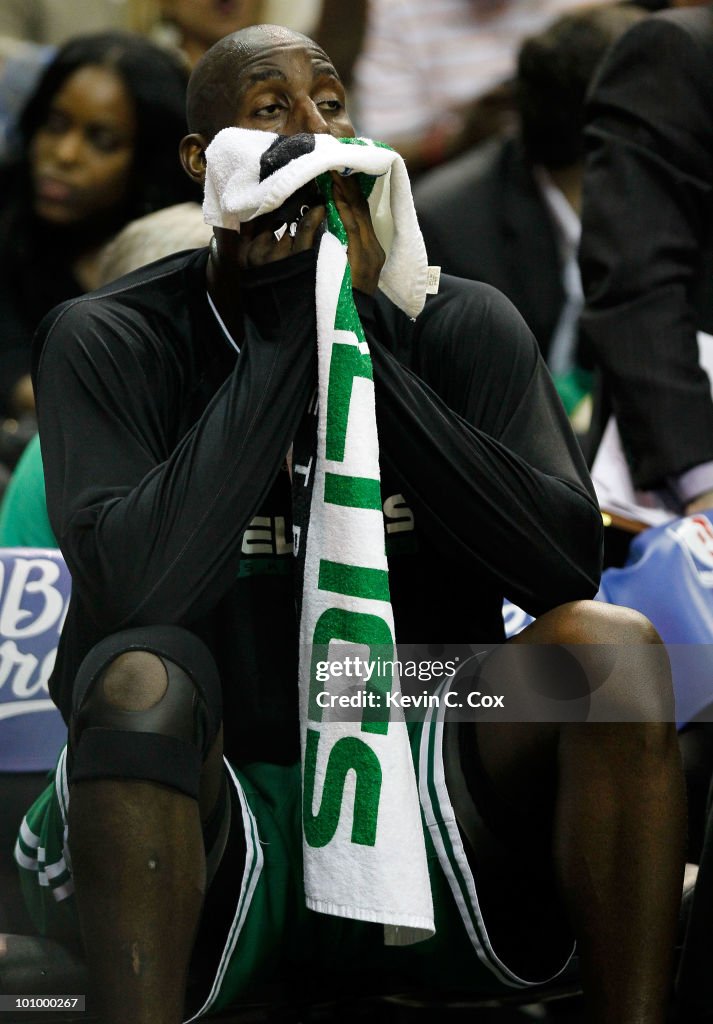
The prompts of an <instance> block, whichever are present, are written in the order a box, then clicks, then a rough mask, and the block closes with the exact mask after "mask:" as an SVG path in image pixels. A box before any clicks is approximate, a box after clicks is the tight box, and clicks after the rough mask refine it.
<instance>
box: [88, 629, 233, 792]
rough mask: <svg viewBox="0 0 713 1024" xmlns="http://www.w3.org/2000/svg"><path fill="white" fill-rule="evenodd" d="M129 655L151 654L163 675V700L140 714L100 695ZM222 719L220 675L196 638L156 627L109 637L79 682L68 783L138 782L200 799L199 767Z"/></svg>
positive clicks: (97, 651)
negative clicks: (119, 660) (112, 671)
mask: <svg viewBox="0 0 713 1024" xmlns="http://www.w3.org/2000/svg"><path fill="white" fill-rule="evenodd" d="M128 651H149V652H150V653H153V654H156V655H157V656H158V657H159V658H160V659H161V661H162V662H163V665H164V667H165V670H166V676H167V685H166V690H165V692H164V694H163V696H162V697H161V698H160V700H158V701H157V702H156V703H155V704H154V705H152V706H151V707H149V708H146V709H144V710H125V709H122V708H121V707H118V706H117V705H116V704H115V703H113V702H111V701H110V700H108V699H107V697H106V695H105V693H104V689H103V681H104V677H105V673H106V670H107V669H108V667H109V666H110V665H111V663H112V662H113V661H114V660H115V659H116V658H117V657H118V656H119V655H120V654H125V653H127V652H128ZM220 719H221V694H220V681H219V678H218V673H217V670H216V668H215V664H214V662H213V659H212V656H211V655H210V652H209V651H208V650H207V648H206V647H205V646H204V645H203V644H202V643H201V641H199V640H198V639H197V638H196V637H195V636H193V635H192V634H190V633H187V632H186V631H185V630H182V629H179V628H178V627H160V628H159V629H150V628H149V629H136V630H127V631H126V632H125V633H121V634H116V635H115V636H112V637H107V639H106V640H104V641H102V642H101V643H100V644H98V645H97V647H95V648H94V649H93V650H92V651H91V652H90V654H89V655H88V656H87V658H86V659H85V661H84V662H83V664H82V666H81V667H80V670H79V673H78V675H77V681H76V685H75V701H74V708H73V713H72V722H71V728H70V739H71V744H70V745H71V748H72V750H71V752H72V766H71V781H72V782H78V781H81V780H86V779H100V778H126V779H143V780H145V781H150V782H159V783H162V784H164V785H167V786H170V787H172V788H173V789H177V790H179V791H180V792H183V793H186V794H187V795H189V796H191V797H196V798H197V796H198V790H199V783H200V772H201V766H202V763H203V761H204V760H205V757H206V755H207V753H208V750H209V749H210V747H211V745H212V743H213V740H214V739H215V736H216V734H217V731H218V728H219V725H220Z"/></svg>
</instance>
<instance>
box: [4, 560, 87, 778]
mask: <svg viewBox="0 0 713 1024" xmlns="http://www.w3.org/2000/svg"><path fill="white" fill-rule="evenodd" d="M70 588H71V580H70V575H69V571H68V569H67V567H66V565H65V563H64V559H63V558H62V555H61V553H60V552H59V551H55V550H52V549H47V548H37V549H35V548H2V549H0V771H16V772H30V771H44V770H46V769H49V768H53V767H54V764H55V761H56V759H57V755H58V753H59V751H60V749H61V747H62V745H63V743H64V742H65V740H66V733H67V729H66V726H65V725H64V722H63V721H62V718H61V716H60V714H59V712H58V711H57V709H56V708H55V706H54V704H53V703H52V701H51V700H50V696H49V690H48V687H47V681H48V679H49V677H50V673H51V672H52V668H53V666H54V661H55V656H56V653H57V644H58V641H59V634H60V632H61V629H62V624H63V623H64V618H65V615H66V612H67V605H68V603H69V593H70Z"/></svg>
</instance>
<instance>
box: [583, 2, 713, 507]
mask: <svg viewBox="0 0 713 1024" xmlns="http://www.w3.org/2000/svg"><path fill="white" fill-rule="evenodd" d="M711 68H713V5H710V4H709V5H707V6H705V7H698V8H696V9H691V10H680V11H666V12H663V13H661V14H656V15H652V16H651V17H650V18H647V19H646V20H645V21H644V22H642V23H641V24H640V25H636V26H634V27H633V28H632V29H631V31H629V32H628V33H626V35H625V36H624V37H623V38H622V39H621V40H620V41H619V43H618V44H617V45H616V46H615V47H613V48H612V50H611V52H610V53H609V54H608V56H607V59H606V61H605V62H604V64H603V66H602V68H601V71H600V73H599V75H598V76H597V80H596V81H595V83H594V87H593V90H592V93H591V97H590V103H589V105H588V115H589V117H588V125H587V139H588V151H587V160H586V165H585V174H584V201H583V215H582V246H581V269H582V279H583V282H584V288H585V295H586V306H585V311H584V315H583V317H582V323H581V327H582V338H583V343H584V344H585V345H586V346H587V348H588V349H589V351H591V352H592V353H593V355H594V356H595V358H596V362H597V366H598V369H599V372H600V374H601V386H600V387H599V388H598V391H597V402H596V404H595V423H594V429H593V442H594V444H593V448H594V447H596V442H597V440H598V438H599V436H600V433H601V429H602V428H603V426H604V424H605V423H606V420H607V419H608V414H609V411H610V410H613V411H614V413H615V414H616V418H617V423H618V427H619V432H620V435H621V439H622V443H623V447H624V451H625V454H626V457H627V461H628V463H629V467H630V470H631V475H632V478H633V481H634V484H635V486H636V487H637V488H640V489H647V490H650V489H660V488H665V489H667V490H668V491H669V492H670V493H671V494H672V496H673V497H675V498H676V499H677V500H678V502H679V508H681V509H683V510H685V511H688V512H693V511H697V510H699V509H701V508H711V507H713V401H712V400H711V389H710V381H709V380H708V378H707V376H706V374H705V372H704V371H703V370H702V369H701V368H700V366H699V354H698V344H697V337H696V332H697V330H704V331H707V332H708V333H713V198H712V197H713V72H712V71H711Z"/></svg>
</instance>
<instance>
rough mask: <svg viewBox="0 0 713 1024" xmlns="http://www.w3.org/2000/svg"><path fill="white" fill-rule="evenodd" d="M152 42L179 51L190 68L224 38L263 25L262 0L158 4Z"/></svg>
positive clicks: (176, 0) (185, 0) (174, 0)
mask: <svg viewBox="0 0 713 1024" xmlns="http://www.w3.org/2000/svg"><path fill="white" fill-rule="evenodd" d="M158 6H159V15H160V18H159V21H158V24H157V25H156V27H155V28H154V30H153V31H152V38H154V39H155V40H156V41H157V42H160V43H163V44H164V45H171V46H174V47H176V49H178V50H179V51H180V52H181V53H182V54H183V56H184V57H185V58H186V60H187V61H188V64H189V66H190V67H193V66H194V65H195V64H197V63H198V61H199V60H200V58H201V57H202V56H203V54H204V53H205V52H206V50H208V49H210V47H211V46H212V45H213V43H217V42H218V40H219V39H222V38H223V36H227V35H228V34H229V33H230V32H237V31H238V29H241V28H245V27H246V26H247V25H254V24H256V23H257V22H259V21H262V20H263V18H262V2H261V0H159V3H158Z"/></svg>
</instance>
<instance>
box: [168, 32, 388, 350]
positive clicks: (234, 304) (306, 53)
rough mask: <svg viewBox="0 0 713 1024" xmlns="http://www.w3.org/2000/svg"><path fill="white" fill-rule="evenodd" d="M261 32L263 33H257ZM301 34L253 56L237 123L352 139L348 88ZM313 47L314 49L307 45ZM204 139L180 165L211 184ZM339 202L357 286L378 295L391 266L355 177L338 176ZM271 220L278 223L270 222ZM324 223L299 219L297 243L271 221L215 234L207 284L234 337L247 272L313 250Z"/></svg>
mask: <svg viewBox="0 0 713 1024" xmlns="http://www.w3.org/2000/svg"><path fill="white" fill-rule="evenodd" d="M253 31H254V32H255V31H256V30H253ZM303 40H304V37H303V36H299V35H295V34H294V33H285V35H284V36H283V37H280V36H279V35H278V36H277V37H275V38H274V39H273V41H272V42H269V41H265V42H264V43H263V45H262V46H261V47H258V48H256V49H255V50H254V51H253V53H252V55H250V56H248V57H247V58H246V59H245V61H244V63H243V66H242V70H241V73H240V75H239V76H238V80H237V83H236V86H237V88H236V93H237V97H238V98H237V103H236V106H235V110H234V114H233V117H232V120H231V121H230V126H233V127H240V128H252V129H255V130H260V131H270V132H277V133H278V134H280V135H296V134H298V133H299V132H312V133H314V134H319V135H332V136H333V137H334V138H353V137H354V135H355V131H354V127H353V125H352V123H351V121H350V119H349V115H348V114H347V110H346V105H345V97H344V87H343V85H342V83H341V81H340V79H339V77H338V75H337V72H336V71H335V69H334V67H333V65H332V63H331V61H330V60H329V58H328V57H327V56H326V54H325V53H324V52H323V51H322V50H321V49H320V48H319V47H318V46H317V45H316V44H315V43H310V41H309V40H304V42H303ZM305 43H307V44H308V45H305ZM210 141H211V140H210V139H207V138H206V137H205V135H203V134H201V133H193V134H191V135H188V136H187V137H186V138H185V139H183V141H182V143H181V161H182V163H183V166H184V168H185V169H186V171H187V173H188V174H189V175H190V177H192V178H193V179H194V180H195V181H197V182H199V183H200V184H201V185H202V184H203V183H204V181H205V150H206V148H207V146H208V145H209V143H210ZM333 179H334V199H335V203H336V205H337V209H338V211H339V214H340V216H341V218H342V221H343V222H344V226H345V228H346V231H347V236H348V239H349V247H348V255H349V265H350V267H351V272H352V281H353V285H354V287H355V288H356V289H358V290H359V291H363V292H366V293H368V294H370V295H373V294H374V293H375V292H376V289H377V286H378V283H379V274H380V273H381V268H382V266H383V264H384V252H383V249H382V248H381V246H380V245H379V242H378V240H377V238H376V235H375V234H374V229H373V227H372V224H371V217H370V216H369V208H368V205H367V202H366V200H365V199H364V197H363V195H362V193H361V190H360V189H359V185H358V183H357V181H356V179H353V178H342V177H341V176H340V175H338V174H334V175H333ZM271 219H272V218H271ZM323 221H324V207H321V206H317V207H313V208H312V209H311V210H309V212H308V213H307V214H306V215H305V216H304V217H303V218H302V220H301V221H300V222H299V225H298V228H297V233H296V235H295V236H294V238H292V237H290V235H289V234H288V233H286V234H285V235H284V236H283V237H282V239H280V241H276V240H275V237H274V235H273V233H272V230H271V228H266V227H265V219H264V218H258V219H256V220H255V221H248V222H246V223H244V224H243V225H241V230H240V233H239V234H238V233H237V232H234V231H227V230H225V229H222V228H216V229H215V232H214V234H215V243H214V245H213V246H212V247H211V255H210V260H209V263H208V287H209V290H210V292H211V296H212V298H213V301H214V302H215V303H216V305H217V307H218V309H219V311H220V314H221V316H222V317H223V320H224V321H225V323H226V324H227V325H228V327H229V329H230V331H231V333H232V334H233V337H234V338H235V339H236V340H238V338H240V337H241V336H242V329H243V328H242V312H241V310H240V308H239V304H238V293H237V290H236V289H235V288H234V286H233V285H234V281H235V279H236V277H239V274H240V270H241V269H244V268H246V267H257V266H263V265H264V264H266V263H272V262H274V261H276V260H283V259H286V258H287V257H289V256H292V255H295V254H296V253H299V252H304V251H305V250H307V249H311V248H313V247H314V245H315V239H316V237H317V234H318V232H319V230H320V228H321V225H322V223H323Z"/></svg>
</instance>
